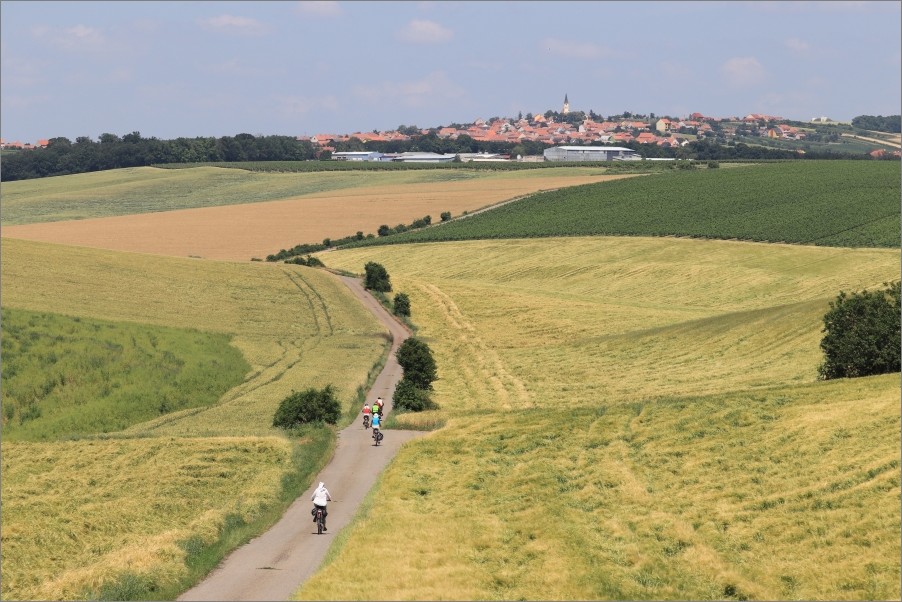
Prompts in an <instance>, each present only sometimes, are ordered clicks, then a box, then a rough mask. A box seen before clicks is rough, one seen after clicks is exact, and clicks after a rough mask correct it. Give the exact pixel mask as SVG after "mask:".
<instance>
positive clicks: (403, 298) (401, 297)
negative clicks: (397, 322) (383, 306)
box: [392, 293, 410, 317]
mask: <svg viewBox="0 0 902 602" xmlns="http://www.w3.org/2000/svg"><path fill="white" fill-rule="evenodd" d="M392 306H393V307H394V311H395V315H396V316H407V317H410V297H408V296H407V294H406V293H398V294H397V295H395V299H394V301H393V302H392Z"/></svg>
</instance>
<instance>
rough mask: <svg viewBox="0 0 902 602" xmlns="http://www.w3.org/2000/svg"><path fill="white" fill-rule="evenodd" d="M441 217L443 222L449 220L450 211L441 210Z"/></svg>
mask: <svg viewBox="0 0 902 602" xmlns="http://www.w3.org/2000/svg"><path fill="white" fill-rule="evenodd" d="M441 218H442V221H443V222H449V221H451V212H450V211H442V214H441Z"/></svg>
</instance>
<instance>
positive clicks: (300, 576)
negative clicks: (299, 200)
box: [178, 276, 426, 600]
mask: <svg viewBox="0 0 902 602" xmlns="http://www.w3.org/2000/svg"><path fill="white" fill-rule="evenodd" d="M339 278H340V279H341V280H342V282H344V283H345V284H346V285H347V286H348V288H350V289H351V291H352V292H353V293H354V295H355V296H356V297H357V298H358V299H360V301H361V302H362V303H363V305H364V306H366V308H367V309H369V310H370V311H371V312H372V313H373V315H375V316H376V318H377V319H378V320H379V321H380V322H382V323H383V324H384V325H385V326H386V327H387V328H388V329H389V331H390V333H391V336H392V347H391V352H390V353H389V357H388V360H387V361H386V364H385V367H384V368H383V369H382V372H380V373H379V376H378V377H377V378H376V381H375V383H374V384H373V387H372V388H371V389H370V390H369V392H368V393H367V400H368V401H369V402H370V404H371V405H372V402H373V401H375V399H376V398H377V397H382V398H383V399H384V400H385V405H386V408H387V409H388V411H391V399H392V394H393V393H394V389H395V385H396V384H397V383H398V381H399V380H401V376H402V370H401V367H400V366H399V365H398V361H397V358H396V357H395V352H396V351H397V349H398V347H399V346H400V345H401V343H402V342H403V341H404V340H405V339H406V338H407V337H409V336H410V332H409V331H408V330H407V329H406V328H405V327H404V326H403V325H402V324H400V323H399V322H398V321H397V320H395V319H394V318H393V317H392V316H391V315H390V314H389V313H388V312H387V311H386V310H385V308H384V307H383V306H382V305H381V304H380V303H379V302H378V301H377V300H376V299H374V298H373V296H372V295H370V294H369V293H367V292H366V291H365V290H364V288H363V286H362V284H361V282H360V280H358V279H356V278H350V277H347V276H339ZM371 432H372V431H367V430H364V428H363V425H362V424H361V422H360V420H355V421H354V422H353V423H352V424H351V425H350V426H348V427H346V428H344V429H343V430H341V431H340V432H339V433H338V445H337V447H336V450H335V454H334V455H333V457H332V459H331V460H330V461H329V464H328V465H327V466H326V467H325V468H324V469H323V471H322V472H321V473H320V474H319V475H317V477H316V478H315V479H314V483H313V484H312V486H311V487H310V490H308V491H307V492H305V493H304V494H303V495H302V496H301V497H299V498H298V499H297V500H295V501H294V503H292V505H291V506H290V507H289V508H288V511H287V512H286V513H285V515H284V516H283V517H282V518H281V519H280V520H279V522H277V523H276V524H275V525H274V526H273V527H272V528H270V529H269V530H268V531H266V532H265V533H263V534H262V535H260V536H259V537H256V538H255V539H253V540H251V541H250V542H248V543H247V544H245V545H244V546H242V547H240V548H238V549H237V550H235V551H234V552H232V554H230V555H229V556H228V557H226V558H225V560H223V561H222V562H221V563H220V565H219V566H218V567H217V568H216V569H214V570H213V571H212V572H211V573H210V574H209V575H208V576H207V577H206V578H205V579H204V580H203V581H202V582H201V583H199V584H198V585H196V586H195V587H193V588H191V589H190V590H188V591H187V592H185V593H184V594H182V595H181V596H180V597H179V598H178V599H179V600H288V599H289V598H290V597H291V595H292V594H293V593H294V592H295V591H296V590H297V588H298V587H299V586H300V585H301V584H302V583H303V582H304V581H305V580H306V579H308V578H309V577H310V576H311V575H313V573H314V572H315V571H316V570H317V568H319V566H320V564H321V563H322V561H323V559H324V558H325V556H326V552H327V551H328V549H329V546H330V545H331V544H332V541H333V538H334V536H335V534H337V533H338V532H339V531H340V530H341V529H342V528H344V527H345V526H347V525H348V524H349V523H350V521H351V519H352V518H353V517H354V515H355V514H356V512H357V509H358V508H359V506H360V504H361V502H362V501H363V498H364V496H366V494H367V493H368V492H369V490H370V489H371V488H372V487H373V485H374V484H375V482H376V479H377V477H378V476H379V474H380V473H381V472H382V470H383V469H384V468H385V467H386V466H387V465H388V463H389V462H390V461H391V459H392V458H393V457H394V456H395V454H396V453H397V452H398V450H399V449H400V448H401V446H402V445H403V444H404V443H406V442H407V441H410V440H411V439H414V438H416V437H419V436H422V435H425V434H426V433H425V432H422V431H399V430H389V431H386V432H385V439H384V440H383V441H382V444H381V445H380V446H378V447H376V446H374V445H373V441H372V438H371V437H370V433H371ZM320 481H322V482H324V483H325V484H326V487H327V488H328V489H329V491H330V493H331V494H332V497H333V498H334V499H333V501H332V502H331V503H330V504H329V519H328V521H327V523H328V526H329V530H328V531H327V532H326V533H324V534H323V535H317V533H316V528H315V525H314V524H313V521H312V518H311V516H310V509H311V508H312V507H313V506H312V502H311V501H310V496H311V495H312V493H313V489H315V488H316V486H317V485H318V484H319V482H320Z"/></svg>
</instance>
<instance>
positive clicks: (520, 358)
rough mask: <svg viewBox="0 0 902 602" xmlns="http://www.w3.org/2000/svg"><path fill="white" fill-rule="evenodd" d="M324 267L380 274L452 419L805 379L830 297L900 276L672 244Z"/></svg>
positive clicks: (580, 242)
mask: <svg viewBox="0 0 902 602" xmlns="http://www.w3.org/2000/svg"><path fill="white" fill-rule="evenodd" d="M323 259H324V260H325V261H326V262H327V263H328V265H330V266H332V267H339V268H343V269H348V270H360V267H359V266H362V265H363V264H364V263H365V262H366V261H368V260H372V261H376V262H379V263H381V264H382V265H384V266H385V267H386V269H387V270H388V272H389V274H390V275H391V277H392V282H393V284H394V286H395V289H396V290H398V291H403V292H406V293H407V294H408V295H409V296H410V298H411V309H412V313H413V316H412V319H413V320H414V321H415V322H416V323H417V324H418V325H419V326H421V328H420V331H419V333H420V334H421V335H422V336H423V337H425V338H426V340H427V341H429V343H430V346H434V347H435V349H436V352H437V355H438V356H439V357H441V358H442V360H441V361H440V362H439V366H440V374H439V377H440V379H439V380H438V381H437V382H436V383H435V388H436V394H437V397H436V398H437V400H438V401H439V403H440V404H441V405H442V406H443V407H444V408H447V409H448V410H452V411H458V410H467V411H469V410H475V409H483V410H500V409H516V408H528V407H532V406H534V405H539V406H542V407H545V406H549V405H552V406H554V407H561V406H573V407H579V406H585V405H586V404H594V403H597V402H598V400H600V399H603V400H604V402H605V403H623V402H626V401H630V400H633V399H644V398H648V397H650V396H659V395H686V394H694V395H698V394H708V393H717V392H724V391H731V390H746V389H752V388H757V387H766V386H772V385H773V384H775V383H803V382H811V381H813V380H814V379H815V378H816V376H817V366H818V364H819V363H820V361H821V359H822V357H821V352H820V348H819V347H818V343H819V342H820V336H821V333H820V329H821V328H822V327H823V321H822V318H823V314H824V313H825V311H826V310H827V306H828V303H829V301H831V300H832V299H834V298H835V297H836V294H837V293H838V292H839V291H840V290H847V291H848V290H853V289H854V290H858V289H861V288H863V287H870V286H879V285H880V284H881V283H882V282H883V281H884V280H889V279H892V278H894V277H898V276H897V274H898V270H899V265H900V260H899V252H898V251H893V250H882V249H880V250H868V249H834V248H820V247H800V246H790V245H764V244H754V243H739V242H728V241H699V240H688V239H668V238H665V239H660V238H658V239H655V238H575V239H569V238H568V239H553V240H529V241H504V242H498V241H474V242H468V243H454V244H450V243H443V244H429V245H404V246H398V247H388V248H385V249H382V250H378V249H372V250H364V249H361V250H349V251H340V252H336V253H330V254H327V255H324V256H323ZM624 375H629V378H624Z"/></svg>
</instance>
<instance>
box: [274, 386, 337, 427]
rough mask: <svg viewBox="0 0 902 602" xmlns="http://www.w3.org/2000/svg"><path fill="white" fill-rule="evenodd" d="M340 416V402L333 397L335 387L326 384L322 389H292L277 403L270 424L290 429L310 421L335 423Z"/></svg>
mask: <svg viewBox="0 0 902 602" xmlns="http://www.w3.org/2000/svg"><path fill="white" fill-rule="evenodd" d="M340 417H341V404H340V403H339V402H338V399H336V398H335V389H334V388H333V387H332V385H326V387H325V388H324V389H322V390H317V389H314V388H310V389H307V390H305V391H301V392H298V391H292V393H291V395H289V396H288V397H286V398H285V399H283V400H282V402H281V403H280V404H279V407H278V409H277V410H276V413H275V416H273V420H272V425H273V426H275V427H280V428H284V429H290V428H294V427H297V426H301V425H302V424H309V423H311V422H328V423H329V424H335V423H336V422H338V419H339V418H340Z"/></svg>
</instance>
